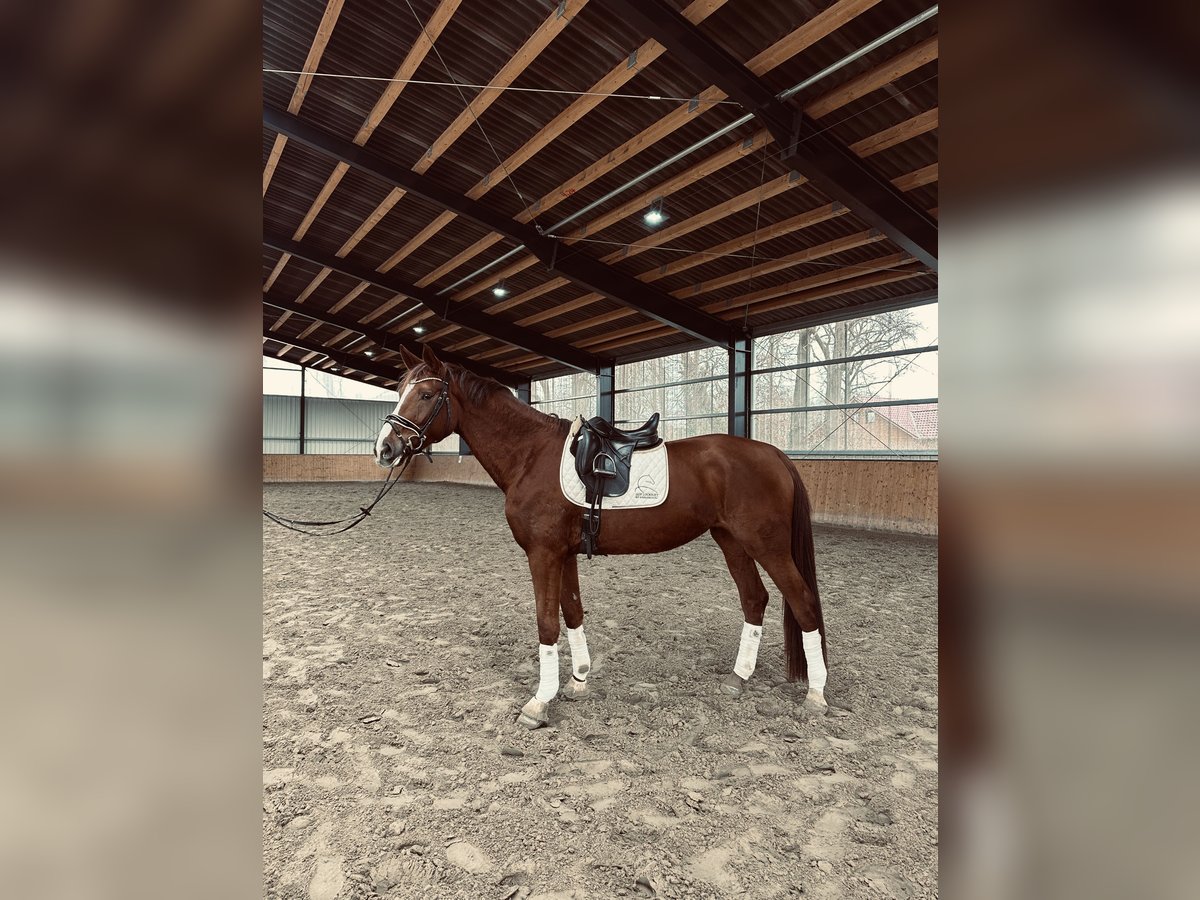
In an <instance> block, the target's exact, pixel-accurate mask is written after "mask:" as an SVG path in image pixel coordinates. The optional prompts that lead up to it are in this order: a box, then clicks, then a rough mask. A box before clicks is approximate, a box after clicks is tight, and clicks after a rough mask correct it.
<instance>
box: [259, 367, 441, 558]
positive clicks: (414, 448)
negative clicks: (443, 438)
mask: <svg viewBox="0 0 1200 900" xmlns="http://www.w3.org/2000/svg"><path fill="white" fill-rule="evenodd" d="M422 381H440V382H441V383H442V389H441V390H440V391H439V392H438V399H437V403H435V404H434V406H433V411H432V412H431V413H430V414H429V418H427V419H426V420H425V424H424V425H417V424H416V423H415V422H413V421H412V420H410V419H406V418H405V417H404V416H400V415H396V414H395V413H389V414H388V415H386V416H384V418H383V421H384V422H386V423H387V424H388V425H390V426H392V432H393V433H396V429H397V428H404V429H406V430H408V431H412V432H414V434H413V436H412V437H410V438H407V439H405V438H403V437H401V445H402V446H403V448H404V451H403V456H404V458H403V460H401V462H400V463H399V464H397V465H393V466H392V467H391V468H390V469H389V470H388V473H387V475H385V476H384V479H383V485H382V486H381V487H380V488H379V493H378V494H376V495H375V499H374V500H372V501H371V502H370V503H368V504H367V505H366V506H360V507H359V508H358V512H356V513H354V514H353V515H350V516H347V517H346V518H344V519H334V520H331V521H327V522H317V521H311V520H304V519H290V518H288V517H287V516H281V515H279V514H278V513H273V512H269V511H268V510H266V509H264V510H263V515H264V516H265V517H266V518H268V519H270V520H271V521H272V522H274V523H276V524H277V525H282V526H283V527H284V528H288V529H291V530H292V531H298V532H300V533H301V534H308V535H312V536H314V537H329V536H331V535H335V534H341V533H342V532H343V531H349V530H350V529H351V528H353V527H354V526H355V525H357V524H358V523H359V522H361V521H362V520H363V519H365V518H366V517H367V516H369V515H370V514H371V510H372V509H374V508H375V505H376V504H377V503H379V501H380V500H382V499H383V498H384V497H386V496H387V495H388V493H389V492H390V491H391V490H392V488H394V487H395V486H396V485H397V483H399V481H400V476H402V475H403V474H404V470H405V469H407V468H408V465H409V463H411V462H412V461H413V459H414V457H415V456H416V455H417V454H418V453H420V452H421V450H422V448H424V451H425V456H426V457H427V458H429V459H430V461H432V455H431V453H430V451H429V448H428V447H426V446H425V435H426V434H427V433H428V431H429V427H430V426H431V425H432V424H433V423H434V422H435V421H436V420H437V417H438V416H439V415H441V412H442V410H443V409H445V410H446V421H447V423H448V424H450V425H453V424H454V421H453V419H451V418H450V382H449V381H448V380H447V379H445V378H422V379H421V380H420V381H414V382H413V384H420V383H421V382H422ZM313 528H320V529H323V530H321V531H313V530H310V529H313Z"/></svg>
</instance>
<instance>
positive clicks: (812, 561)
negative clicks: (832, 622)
mask: <svg viewBox="0 0 1200 900" xmlns="http://www.w3.org/2000/svg"><path fill="white" fill-rule="evenodd" d="M780 456H783V454H782V453H781V454H780ZM783 459H784V462H785V463H786V465H787V467H788V470H789V471H790V472H791V475H792V485H793V488H792V560H793V562H795V564H796V569H797V570H798V571H799V572H800V577H801V578H803V579H804V583H805V584H806V585H808V589H809V591H811V592H812V597H813V604H814V605H815V606H816V617H817V627H818V628H819V629H820V631H821V655H822V656H825V657H826V661H828V656H827V654H826V652H825V618H824V616H823V614H822V613H821V594H820V592H819V591H818V589H817V556H816V551H815V550H814V549H813V531H812V508H811V506H810V505H809V502H808V491H807V490H805V488H804V482H803V481H802V480H801V479H800V473H799V472H797V471H796V466H795V465H794V464H793V463H792V461H791V460H790V459H788V458H787V457H786V456H783ZM781 605H782V606H783V647H784V655H785V656H786V658H787V669H788V678H789V679H790V680H792V681H795V680H796V679H798V678H803V679H805V680H807V679H808V662H807V661H806V660H805V658H804V644H803V638H802V637H801V635H802V633H803V629H802V628H801V627H800V622H799V620H797V619H796V616H795V615H794V614H793V613H792V608H791V606H790V605H789V604H788V602H787V601H786V600H785V601H784V602H783V603H782V604H781Z"/></svg>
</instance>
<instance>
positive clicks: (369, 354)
mask: <svg viewBox="0 0 1200 900" xmlns="http://www.w3.org/2000/svg"><path fill="white" fill-rule="evenodd" d="M366 354H367V356H374V355H375V351H374V350H367V351H366Z"/></svg>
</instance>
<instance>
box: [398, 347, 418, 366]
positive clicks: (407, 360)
mask: <svg viewBox="0 0 1200 900" xmlns="http://www.w3.org/2000/svg"><path fill="white" fill-rule="evenodd" d="M400 358H401V359H402V360H404V368H405V369H407V370H408V371H410V372H411V371H412V370H413V369H414V368H416V367H417V366H419V365H420V364H421V357H419V356H417V355H416V354H415V353H413V352H412V351H411V350H409V349H408V348H407V347H405V346H404V345H403V344H402V345H401V346H400Z"/></svg>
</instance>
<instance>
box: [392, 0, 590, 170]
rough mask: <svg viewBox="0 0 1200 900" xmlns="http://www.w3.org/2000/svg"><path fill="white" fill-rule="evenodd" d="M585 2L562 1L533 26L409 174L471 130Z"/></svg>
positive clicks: (433, 158)
mask: <svg viewBox="0 0 1200 900" xmlns="http://www.w3.org/2000/svg"><path fill="white" fill-rule="evenodd" d="M587 2H588V0H563V2H562V3H560V4H558V5H556V6H555V8H554V10H553V11H552V12H551V13H550V15H549V16H547V17H546V19H545V21H543V22H542V24H541V25H539V26H538V27H537V30H536V31H534V33H533V34H531V35H530V36H529V38H528V39H527V40H526V41H525V43H524V44H522V45H521V46H520V48H518V49H517V51H516V52H515V53H514V54H513V55H512V56H511V57H510V58H509V60H508V62H506V63H505V64H504V65H503V66H502V67H501V69H500V71H499V72H497V73H496V74H495V75H494V76H492V80H491V81H489V82H488V86H487V88H484V89H483V90H481V91H480V92H479V93H478V94H476V95H475V98H474V99H473V100H471V101H470V102H469V103H468V104H467V107H466V109H464V110H463V111H462V112H460V113H459V114H458V115H457V116H456V117H455V119H454V121H453V122H451V123H450V124H449V126H447V128H446V130H445V131H443V132H442V133H441V134H440V135H439V136H438V137H437V138H436V139H435V140H434V142H433V143H432V144H430V146H429V149H428V150H426V151H425V155H424V156H422V157H421V159H420V160H419V161H418V162H417V164H416V165H415V166H413V171H414V172H418V173H424V172H426V171H428V170H429V167H430V166H432V165H433V164H434V163H435V162H437V161H438V160H439V159H440V158H441V157H442V155H443V154H444V153H445V152H446V151H447V150H449V149H450V147H451V146H453V144H454V142H455V141H457V140H458V139H459V138H460V137H462V136H463V134H465V133H466V131H467V129H468V128H470V127H471V123H472V122H474V121H475V120H476V119H477V118H478V117H479V116H481V115H483V113H484V112H485V111H486V110H487V108H488V107H489V106H491V105H492V104H493V103H495V102H496V101H497V100H499V99H500V97H501V95H502V94H503V89H504V88H506V87H508V86H509V85H511V84H512V83H513V82H514V81H516V80H517V78H518V77H519V76H520V75H521V73H522V72H524V71H525V70H526V69H527V68H529V65H530V63H532V62H533V61H534V60H535V59H537V58H538V56H540V55H541V53H542V51H543V50H545V49H546V48H547V47H549V46H550V42H551V41H553V40H554V39H555V38H556V37H558V36H559V34H561V33H562V30H563V29H564V28H566V27H567V24H568V23H569V22H570V21H571V20H572V19H573V18H575V16H577V15H579V12H580V10H582V9H583V8H584V6H586V5H587Z"/></svg>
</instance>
